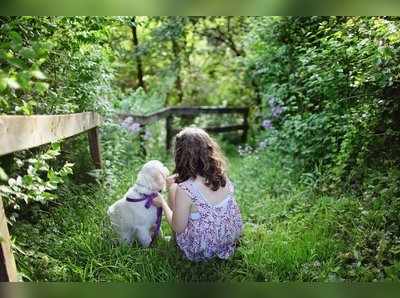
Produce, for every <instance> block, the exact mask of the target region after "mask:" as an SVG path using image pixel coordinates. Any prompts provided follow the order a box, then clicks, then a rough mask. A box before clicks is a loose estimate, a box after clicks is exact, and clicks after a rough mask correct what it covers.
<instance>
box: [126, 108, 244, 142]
mask: <svg viewBox="0 0 400 298" xmlns="http://www.w3.org/2000/svg"><path fill="white" fill-rule="evenodd" d="M201 114H240V115H242V117H243V122H242V124H239V125H230V126H222V127H205V128H204V129H205V130H206V131H208V132H214V133H220V132H228V131H236V130H242V131H243V133H242V141H243V142H244V141H246V138H247V131H248V128H249V124H248V115H249V108H248V107H234V108H226V107H170V108H165V109H162V110H160V111H157V112H154V113H151V114H148V115H134V114H129V113H124V114H119V115H118V117H119V119H120V120H122V119H126V118H128V117H130V118H131V119H132V121H133V122H136V123H139V124H140V125H141V126H142V127H145V126H146V125H148V124H151V123H154V122H156V121H158V120H162V119H164V118H166V124H165V130H166V140H165V142H166V148H167V149H168V150H169V149H170V147H171V140H172V138H173V136H174V135H175V134H176V133H177V132H178V131H179V130H178V129H174V128H173V127H172V123H173V117H184V116H193V117H197V116H199V115H201Z"/></svg>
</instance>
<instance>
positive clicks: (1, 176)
mask: <svg viewBox="0 0 400 298" xmlns="http://www.w3.org/2000/svg"><path fill="white" fill-rule="evenodd" d="M0 180H3V181H7V180H8V176H7V174H6V172H5V171H4V170H3V168H2V167H0Z"/></svg>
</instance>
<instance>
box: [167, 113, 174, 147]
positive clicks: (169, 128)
mask: <svg viewBox="0 0 400 298" xmlns="http://www.w3.org/2000/svg"><path fill="white" fill-rule="evenodd" d="M172 121H173V116H172V115H168V116H167V119H166V120H165V131H166V136H165V146H166V147H167V151H169V150H170V149H171V140H172Z"/></svg>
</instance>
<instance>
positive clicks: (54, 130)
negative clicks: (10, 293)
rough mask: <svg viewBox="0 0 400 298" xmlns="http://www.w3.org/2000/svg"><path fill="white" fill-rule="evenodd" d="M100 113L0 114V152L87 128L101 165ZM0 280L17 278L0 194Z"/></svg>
mask: <svg viewBox="0 0 400 298" xmlns="http://www.w3.org/2000/svg"><path fill="white" fill-rule="evenodd" d="M101 123H102V119H101V117H100V116H99V115H98V114H96V113H94V112H85V113H78V114H67V115H35V116H9V115H7V116H0V156H1V155H5V154H9V153H12V152H16V151H20V150H24V149H29V148H33V147H37V146H40V145H44V144H48V143H51V142H55V141H58V140H62V139H65V138H69V137H72V136H75V135H78V134H81V133H83V132H88V139H89V146H90V153H91V156H92V159H93V161H94V164H95V166H96V168H100V167H101V151H100V142H99V130H98V127H99V126H100V125H101ZM0 245H1V246H0V281H17V270H16V266H15V260H14V256H13V253H12V250H11V242H10V235H9V231H8V227H7V218H6V216H5V213H4V208H3V201H2V199H1V197H0Z"/></svg>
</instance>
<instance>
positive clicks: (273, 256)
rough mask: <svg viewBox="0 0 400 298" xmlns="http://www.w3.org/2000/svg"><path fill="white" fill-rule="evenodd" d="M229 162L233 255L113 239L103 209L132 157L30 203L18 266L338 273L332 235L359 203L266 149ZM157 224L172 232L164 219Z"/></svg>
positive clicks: (143, 277)
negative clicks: (316, 188)
mask: <svg viewBox="0 0 400 298" xmlns="http://www.w3.org/2000/svg"><path fill="white" fill-rule="evenodd" d="M153 158H154V157H153ZM230 163H231V167H230V173H231V178H232V180H233V181H234V183H235V186H236V197H237V200H238V202H239V205H240V207H241V211H242V216H243V219H244V222H245V230H244V235H243V237H242V239H241V243H240V246H239V247H238V249H237V251H236V253H235V255H234V257H233V258H232V259H230V260H228V261H219V260H215V261H211V262H208V263H191V262H189V261H187V260H185V259H183V258H182V256H181V254H180V253H179V251H178V250H177V248H176V247H175V245H174V244H173V243H171V242H168V241H166V240H164V239H163V238H160V239H159V240H158V242H157V243H156V245H155V247H153V248H149V249H143V248H140V247H138V246H137V245H133V246H132V247H128V246H121V245H119V244H117V243H116V241H115V240H116V239H115V236H114V235H113V233H112V231H111V230H110V225H109V222H108V219H107V217H106V214H105V212H106V208H107V207H108V206H109V205H110V204H111V203H112V202H114V201H115V200H117V199H118V198H120V197H121V196H122V195H123V193H124V192H125V191H126V189H127V188H128V187H129V186H130V185H131V183H132V181H133V179H134V177H135V173H136V171H137V169H138V167H139V166H140V161H139V160H137V161H135V162H133V163H130V164H129V165H125V168H123V167H120V168H118V172H116V173H113V175H115V177H116V178H117V179H112V180H110V181H111V182H108V183H103V184H97V183H95V182H92V183H88V184H81V185H77V184H76V183H75V184H74V183H73V182H71V183H69V184H67V185H65V187H64V188H63V190H62V191H60V194H59V197H60V199H59V200H58V203H57V204H53V205H52V206H49V207H48V208H46V210H43V209H41V208H32V210H33V211H31V214H30V215H29V216H25V217H26V220H25V221H20V222H18V224H16V225H14V226H13V228H12V234H13V236H14V237H15V243H16V248H17V253H16V257H17V265H18V269H19V271H20V272H21V273H22V274H23V276H24V278H25V279H26V280H39V281H128V282H133V281H148V282H157V281H244V280H249V281H289V280H302V281H325V280H338V279H340V278H341V276H345V274H344V273H343V272H345V271H346V267H345V264H344V263H343V260H342V259H341V257H340V256H341V255H343V254H344V253H345V252H346V244H345V242H344V240H343V239H344V238H343V233H342V234H338V233H339V231H340V228H341V227H343V218H347V217H344V216H341V214H344V215H346V216H348V213H347V212H351V206H353V208H358V207H357V206H358V205H357V204H355V203H354V200H351V199H350V198H345V197H342V198H334V197H329V196H321V195H317V194H315V193H314V192H313V190H312V188H311V187H309V186H306V185H304V184H302V183H299V182H298V179H299V177H296V175H295V174H293V173H292V172H291V171H290V170H289V169H287V168H285V167H284V166H282V164H280V163H279V162H278V160H277V159H276V158H275V157H274V156H273V155H257V154H255V155H250V156H247V157H239V156H237V155H234V154H231V157H230ZM169 164H170V161H169ZM349 208H350V209H349ZM346 210H350V211H346ZM350 228H351V227H350ZM162 229H163V234H164V235H169V234H170V229H169V227H167V226H166V225H165V223H164V224H163V227H162ZM352 279H361V278H360V277H357V276H355V277H353V278H352Z"/></svg>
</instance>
